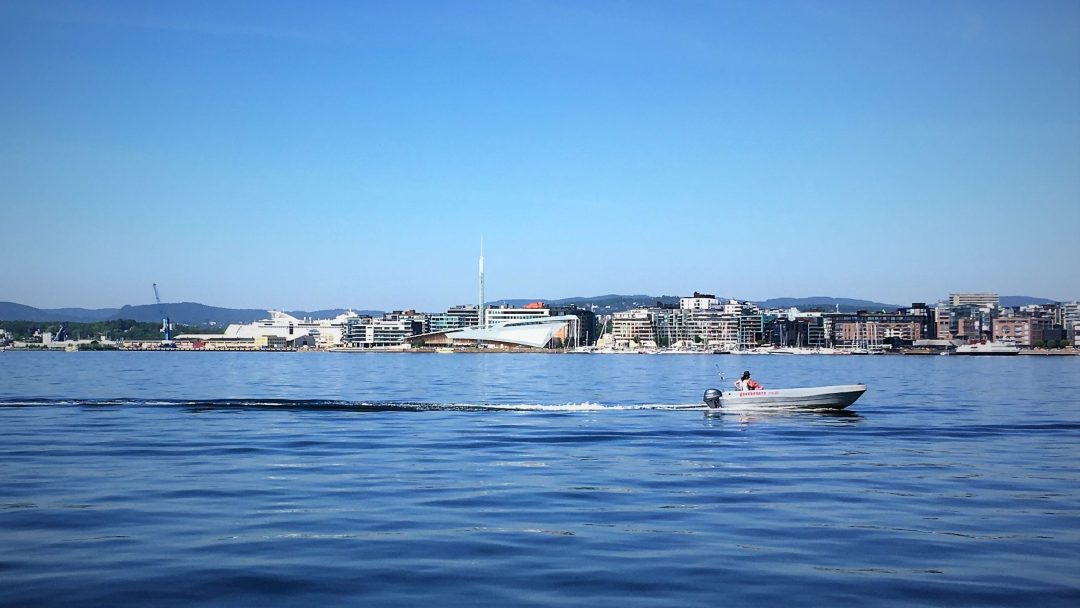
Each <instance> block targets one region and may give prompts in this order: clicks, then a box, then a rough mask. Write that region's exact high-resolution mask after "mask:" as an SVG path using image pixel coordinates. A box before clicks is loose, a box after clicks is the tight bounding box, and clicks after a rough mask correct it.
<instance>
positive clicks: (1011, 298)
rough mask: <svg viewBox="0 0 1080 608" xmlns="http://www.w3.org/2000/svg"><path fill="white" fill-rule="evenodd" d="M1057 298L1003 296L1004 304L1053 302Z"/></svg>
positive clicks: (1021, 304) (1025, 304) (1023, 304)
mask: <svg viewBox="0 0 1080 608" xmlns="http://www.w3.org/2000/svg"><path fill="white" fill-rule="evenodd" d="M1056 301H1057V300H1047V299H1046V298H1033V297H1031V296H1001V305H1002V306H1028V305H1031V304H1053V303H1054V302H1056Z"/></svg>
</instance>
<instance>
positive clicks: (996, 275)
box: [0, 0, 1080, 310]
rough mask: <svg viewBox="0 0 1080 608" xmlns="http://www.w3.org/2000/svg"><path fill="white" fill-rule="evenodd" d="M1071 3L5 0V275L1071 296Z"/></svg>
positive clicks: (61, 282) (445, 293)
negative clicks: (479, 270) (481, 264)
mask: <svg viewBox="0 0 1080 608" xmlns="http://www.w3.org/2000/svg"><path fill="white" fill-rule="evenodd" d="M1078 32H1080V3H1077V2H1074V1H1068V0H1066V1H1059V2H987V1H975V2H939V1H935V2H920V1H915V2H912V1H902V2H886V1H882V2H861V1H859V2H854V1H853V2H841V1H828V2H809V1H799V2H720V1H717V2H688V1H679V0H675V1H672V2H659V1H651V2H587V1H580V2H557V1H553V2H528V1H521V2H501V1H500V2H419V1H407V2H372V3H361V2H341V3H334V2H318V3H308V2H297V3H286V2H270V3H266V2H250V3H244V2H175V3H166V2H131V3H127V2H72V3H67V2H48V3H43V2H34V1H31V2H22V1H19V0H15V1H12V0H8V1H6V2H4V3H2V4H0V83H2V86H0V91H2V93H0V132H2V133H3V137H0V209H2V216H0V217H2V218H3V238H2V240H0V252H2V258H3V260H2V263H0V300H9V301H16V302H20V303H24V304H29V305H33V306H39V307H64V306H84V307H107V306H119V305H123V304H136V303H149V302H151V301H152V297H153V292H152V290H151V283H153V282H157V283H158V284H159V286H160V287H161V290H162V296H163V297H164V299H166V300H168V301H197V302H203V303H206V304H212V305H218V306H230V307H280V308H287V309H317V308H329V307H346V306H352V307H357V308H381V309H392V308H409V307H414V308H418V309H421V310H439V309H444V308H446V307H447V306H450V305H453V304H457V303H465V302H473V301H474V300H475V299H476V295H475V294H476V282H475V274H476V264H477V255H478V248H479V241H480V238H481V235H483V238H484V243H485V254H486V265H487V294H488V297H489V299H498V298H516V297H545V298H552V299H554V298H562V297H569V296H588V295H598V294H605V293H650V294H672V295H679V294H688V293H690V292H692V291H694V290H699V291H711V292H714V293H717V294H719V295H724V296H731V297H739V298H744V299H765V298H770V297H780V296H811V295H833V296H839V297H854V298H865V299H872V300H877V301H884V302H891V303H905V302H909V301H933V300H935V299H937V298H940V297H944V296H945V295H947V294H948V293H949V292H950V291H996V292H999V293H1002V294H1025V295H1036V296H1043V297H1049V298H1055V299H1075V298H1078V297H1080V270H1078V267H1080V264H1078V261H1080V238H1077V236H1076V229H1077V226H1078V225H1080V34H1078Z"/></svg>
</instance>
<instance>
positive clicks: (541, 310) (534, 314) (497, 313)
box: [484, 302, 551, 325]
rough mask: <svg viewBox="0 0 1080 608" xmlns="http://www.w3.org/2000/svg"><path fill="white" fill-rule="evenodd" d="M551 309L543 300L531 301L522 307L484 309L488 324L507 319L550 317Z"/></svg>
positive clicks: (503, 321) (502, 321)
mask: <svg viewBox="0 0 1080 608" xmlns="http://www.w3.org/2000/svg"><path fill="white" fill-rule="evenodd" d="M550 316H551V309H550V308H548V307H547V305H546V304H544V303H543V302H531V303H529V304H526V305H525V306H523V307H521V308H514V307H511V306H499V307H491V308H488V309H487V310H485V311H484V318H485V319H486V320H487V324H488V325H496V324H499V323H505V322H507V321H517V320H521V319H540V318H543V317H550Z"/></svg>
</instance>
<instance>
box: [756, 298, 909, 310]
mask: <svg viewBox="0 0 1080 608" xmlns="http://www.w3.org/2000/svg"><path fill="white" fill-rule="evenodd" d="M755 304H757V305H758V306H760V307H762V308H792V307H795V308H798V309H799V310H822V311H826V312H832V311H835V310H836V309H837V307H838V306H839V309H840V312H856V311H859V310H888V311H893V310H896V309H897V308H900V306H899V305H897V304H882V303H881V302H872V301H870V300H854V299H851V298H831V297H828V296H811V297H809V298H771V299H769V300H764V301H762V302H755Z"/></svg>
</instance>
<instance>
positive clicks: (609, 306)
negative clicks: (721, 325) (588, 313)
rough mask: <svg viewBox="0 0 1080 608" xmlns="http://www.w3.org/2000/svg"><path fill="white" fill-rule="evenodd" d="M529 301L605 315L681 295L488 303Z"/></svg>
mask: <svg viewBox="0 0 1080 608" xmlns="http://www.w3.org/2000/svg"><path fill="white" fill-rule="evenodd" d="M529 302H544V303H546V304H547V305H548V306H569V305H571V304H573V305H575V306H577V307H578V308H587V309H591V310H593V311H594V312H596V313H597V314H602V315H603V314H611V313H615V312H622V311H624V310H632V309H634V308H642V307H646V306H656V303H657V302H661V303H663V304H669V305H670V304H674V305H678V304H679V296H649V295H644V294H638V295H628V296H624V295H618V294H608V295H603V296H592V297H573V298H561V299H558V300H548V299H545V298H517V299H510V300H496V301H493V302H488V304H489V305H492V306H503V305H506V306H524V305H525V304H528V303H529Z"/></svg>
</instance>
